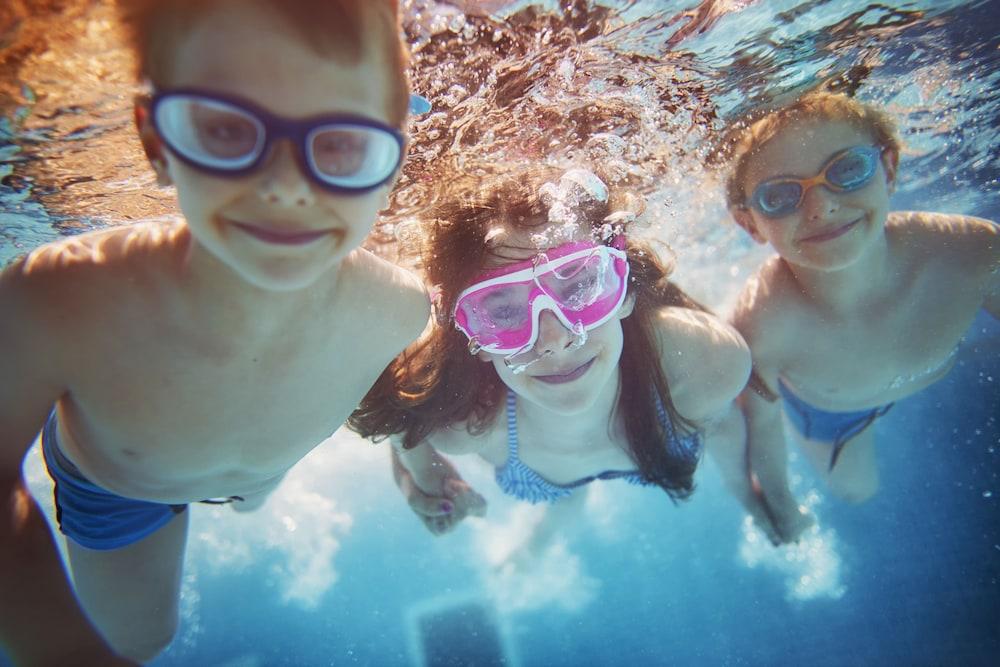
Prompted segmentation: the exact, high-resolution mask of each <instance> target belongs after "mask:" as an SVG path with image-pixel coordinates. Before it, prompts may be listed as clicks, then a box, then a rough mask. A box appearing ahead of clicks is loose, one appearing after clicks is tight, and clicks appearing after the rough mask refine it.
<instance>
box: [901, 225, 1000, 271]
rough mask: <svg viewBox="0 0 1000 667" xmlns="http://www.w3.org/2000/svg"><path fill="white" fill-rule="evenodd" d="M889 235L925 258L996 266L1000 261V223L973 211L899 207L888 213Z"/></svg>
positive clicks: (967, 266)
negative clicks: (959, 212) (971, 212)
mask: <svg viewBox="0 0 1000 667" xmlns="http://www.w3.org/2000/svg"><path fill="white" fill-rule="evenodd" d="M887 230H888V233H889V235H890V238H892V239H895V240H898V241H900V242H901V246H900V247H905V248H906V249H907V251H908V252H910V253H913V254H914V255H919V256H921V257H922V258H937V259H941V260H944V261H948V262H952V263H960V264H961V265H963V267H965V268H969V266H970V263H971V265H973V266H980V265H982V266H984V267H986V268H990V269H992V268H995V267H996V265H997V262H998V261H1000V225H997V223H995V222H992V221H990V220H986V219H984V218H977V217H974V216H971V215H958V214H953V213H930V212H926V211H897V212H893V213H891V214H889V221H888V224H887Z"/></svg>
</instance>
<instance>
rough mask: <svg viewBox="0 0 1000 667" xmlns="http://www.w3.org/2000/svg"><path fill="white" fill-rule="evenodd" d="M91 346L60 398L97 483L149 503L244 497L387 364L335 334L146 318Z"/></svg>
mask: <svg viewBox="0 0 1000 667" xmlns="http://www.w3.org/2000/svg"><path fill="white" fill-rule="evenodd" d="M351 339H354V340H351ZM84 343H89V348H90V350H91V351H90V354H88V356H87V357H86V358H85V359H86V360H85V361H84V362H81V366H80V368H79V369H78V372H77V373H76V374H75V377H74V379H73V381H72V382H71V384H70V387H69V392H68V394H67V395H66V396H65V397H64V399H63V401H62V402H61V406H60V407H61V411H60V415H61V417H62V418H63V421H64V431H65V432H66V433H67V434H68V436H69V438H68V439H69V440H70V442H69V443H68V446H69V447H71V448H75V449H76V451H74V452H71V455H72V456H73V458H74V459H75V460H76V462H77V463H78V465H80V467H81V470H83V471H84V472H85V473H86V474H88V476H90V477H91V478H92V479H93V480H94V481H95V482H97V483H103V484H104V485H106V486H108V488H111V489H113V490H116V491H118V492H119V493H126V492H130V493H131V494H133V495H136V496H138V497H145V498H150V499H157V498H159V499H164V500H183V499H194V498H199V497H209V496H219V495H234V494H235V495H239V494H240V493H241V492H248V491H252V490H253V489H254V488H255V487H257V486H260V485H261V484H263V483H265V482H266V481H267V480H270V479H272V478H274V477H275V476H277V475H280V474H282V473H283V472H285V471H286V470H287V469H288V468H289V467H291V465H293V464H294V463H295V462H296V461H298V460H299V459H300V458H301V457H302V456H304V455H305V454H306V453H307V452H309V451H310V450H311V449H312V448H313V447H315V446H316V445H317V444H319V443H320V442H322V441H323V440H324V439H325V438H327V437H328V436H329V435H331V434H332V433H333V432H334V431H335V430H336V429H337V428H338V427H339V426H340V425H341V424H342V423H343V422H344V421H345V420H346V418H347V416H348V415H349V414H350V412H351V411H352V410H353V409H354V408H355V407H356V405H357V404H358V402H359V401H360V399H361V397H362V396H363V395H364V393H365V391H367V389H368V388H369V387H370V386H371V384H372V383H373V382H374V380H375V378H376V377H377V376H378V373H379V372H380V371H381V366H382V365H384V364H381V363H379V362H378V361H376V360H375V356H378V355H375V354H374V351H375V350H374V347H377V343H376V342H374V341H372V340H370V339H369V340H367V341H365V342H359V341H357V340H356V339H355V337H353V336H350V335H347V334H346V333H345V332H339V333H338V332H333V331H331V332H329V334H328V335H321V336H317V335H298V334H297V333H296V331H295V330H293V329H290V330H289V335H288V338H287V339H285V340H275V341H271V342H270V343H269V344H253V345H251V344H248V343H246V342H244V341H241V339H240V337H239V335H234V336H232V337H230V338H225V339H220V338H218V337H212V336H198V335H195V336H188V335H183V334H182V335H174V336H171V335H164V334H162V333H161V334H160V335H157V334H156V332H155V331H153V330H152V329H151V328H150V327H144V326H137V327H132V328H127V329H126V330H124V331H119V332H118V335H117V336H116V337H106V338H104V339H103V340H99V341H98V340H93V339H91V340H88V341H81V344H84ZM373 346H374V347H373ZM352 347H353V349H352ZM384 355H385V352H384V350H383V351H381V356H379V357H378V358H380V359H381V358H383V357H384Z"/></svg>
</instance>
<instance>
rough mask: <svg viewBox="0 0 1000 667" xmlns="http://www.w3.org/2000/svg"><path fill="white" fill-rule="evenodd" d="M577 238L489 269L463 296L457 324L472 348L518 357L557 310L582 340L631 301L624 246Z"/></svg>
mask: <svg viewBox="0 0 1000 667" xmlns="http://www.w3.org/2000/svg"><path fill="white" fill-rule="evenodd" d="M623 245H624V237H622V236H619V237H617V238H616V239H615V246H619V247H609V246H606V245H599V244H597V243H593V242H591V241H574V242H572V243H567V244H564V245H561V246H558V247H556V248H552V249H551V250H548V251H546V252H543V253H540V254H539V255H537V256H536V257H535V258H534V259H530V260H526V261H523V262H518V263H516V264H512V265H510V266H505V267H503V268H501V269H496V270H491V271H487V272H485V273H483V274H481V275H480V276H479V280H478V281H477V282H476V283H475V284H474V285H472V286H470V287H468V288H467V289H466V290H464V291H463V292H462V293H461V294H459V295H458V300H457V301H456V302H455V312H454V316H455V326H456V327H457V328H458V329H460V330H461V331H462V333H464V334H465V335H466V336H468V337H469V351H470V352H472V353H476V352H478V351H479V350H485V351H487V352H492V353H495V354H508V355H509V358H512V357H514V356H516V355H518V354H521V353H523V352H526V351H527V350H529V349H531V348H532V347H533V346H534V344H535V341H537V340H538V321H539V317H540V316H541V312H542V311H543V310H546V309H547V310H549V311H551V312H552V313H553V314H554V315H555V316H556V317H557V318H559V321H560V322H562V324H563V325H564V326H565V327H566V328H567V329H568V330H570V331H571V332H573V333H574V334H576V336H577V339H578V340H579V341H580V344H582V342H583V341H585V340H586V331H589V330H590V329H594V328H596V327H599V326H601V325H602V324H604V323H605V322H607V321H608V320H609V319H611V318H612V317H613V316H614V314H615V313H616V312H617V311H618V308H619V307H620V306H621V305H622V303H623V302H624V301H625V293H626V287H627V285H628V272H629V267H628V259H627V256H626V254H625V251H624V250H622V249H621V247H620V246H623Z"/></svg>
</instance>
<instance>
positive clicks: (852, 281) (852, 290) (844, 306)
mask: <svg viewBox="0 0 1000 667" xmlns="http://www.w3.org/2000/svg"><path fill="white" fill-rule="evenodd" d="M785 265H786V266H787V268H788V270H789V271H790V272H791V274H792V276H793V277H794V279H795V282H796V283H797V284H798V285H799V287H800V288H801V290H802V292H803V293H804V294H806V295H808V297H809V299H810V300H812V301H813V302H816V303H818V304H820V305H824V306H826V307H827V308H829V309H831V310H834V311H839V312H843V311H850V310H852V309H855V308H857V307H858V306H859V305H860V304H864V303H866V302H869V301H871V300H873V299H876V298H877V296H878V295H879V294H881V293H883V292H884V291H885V289H886V287H887V286H888V285H889V283H890V282H891V278H892V271H891V266H890V261H889V245H888V240H887V239H886V236H885V234H884V233H882V234H881V235H880V236H879V237H878V241H877V242H875V243H873V244H872V245H871V247H869V248H868V249H867V250H866V251H865V253H864V254H863V255H862V256H861V257H859V258H858V259H857V261H855V262H853V263H851V264H850V265H848V266H845V267H843V268H840V269H836V270H832V271H826V270H819V269H814V268H811V267H807V266H801V265H796V264H792V263H791V262H785Z"/></svg>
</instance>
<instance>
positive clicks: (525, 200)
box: [348, 167, 704, 500]
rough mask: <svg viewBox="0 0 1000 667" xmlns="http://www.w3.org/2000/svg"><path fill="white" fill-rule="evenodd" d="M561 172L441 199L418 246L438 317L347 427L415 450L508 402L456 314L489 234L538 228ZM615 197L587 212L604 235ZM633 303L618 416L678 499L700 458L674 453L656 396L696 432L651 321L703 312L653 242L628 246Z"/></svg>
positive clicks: (478, 424) (635, 449)
mask: <svg viewBox="0 0 1000 667" xmlns="http://www.w3.org/2000/svg"><path fill="white" fill-rule="evenodd" d="M558 175H559V172H557V171H554V170H549V169H543V168H537V167H535V168H522V169H519V170H516V171H515V172H514V173H507V174H505V175H503V176H501V177H499V178H496V179H495V180H493V182H488V183H483V182H482V180H475V179H472V180H469V181H468V182H467V183H464V184H463V183H458V184H453V186H452V188H453V189H456V188H457V189H458V190H459V191H460V192H461V193H462V194H459V195H453V196H451V197H445V198H443V199H442V200H441V201H444V202H445V203H443V204H440V205H439V206H438V207H437V210H436V211H435V212H434V213H433V215H432V216H431V221H430V222H429V223H428V224H427V225H426V229H425V230H424V233H423V234H422V240H421V242H420V247H419V249H418V252H419V255H420V258H421V259H420V261H421V264H422V266H423V270H424V273H425V276H426V277H427V279H428V280H429V281H430V282H431V283H432V284H433V285H436V286H437V289H438V290H439V292H438V293H437V296H436V299H437V301H436V304H435V308H436V312H437V314H438V318H437V319H438V321H437V323H436V324H435V325H434V326H433V328H432V330H431V332H430V333H429V335H427V336H425V337H423V338H422V339H421V340H419V341H417V342H416V343H414V344H413V345H411V346H410V347H409V348H408V349H407V350H406V351H405V352H404V353H403V354H402V355H400V357H398V358H397V359H396V360H395V361H394V362H393V363H392V364H391V365H390V366H389V367H388V368H387V369H386V370H385V371H384V372H383V373H382V376H381V377H380V378H379V379H378V381H377V382H376V384H375V385H374V386H373V387H372V389H371V391H369V393H368V395H367V396H366V397H365V398H364V400H363V401H362V404H361V406H360V407H359V409H358V410H357V411H356V412H355V413H354V414H353V415H352V416H351V417H350V419H349V420H348V426H349V427H350V428H352V429H353V430H355V431H357V432H358V433H360V434H361V435H362V436H364V437H367V438H373V439H375V440H376V441H378V440H380V439H384V438H386V437H388V436H389V435H393V434H400V433H401V434H403V446H404V447H406V448H412V447H415V446H417V445H418V444H420V443H421V442H422V441H423V440H424V439H425V438H426V437H427V436H428V435H430V434H431V433H432V432H434V431H436V430H438V429H442V428H445V427H448V426H451V425H453V424H460V423H465V424H466V428H467V430H468V431H469V433H470V434H473V435H477V434H481V433H482V432H484V431H485V430H486V429H487V428H488V427H489V426H490V425H491V424H493V422H494V420H495V419H496V417H497V415H498V414H499V412H500V410H501V407H502V406H503V405H504V404H505V397H506V392H507V388H506V385H505V384H504V383H503V381H502V380H501V379H500V377H499V376H498V375H497V372H496V370H495V369H494V367H493V364H487V363H483V362H482V361H480V360H479V359H477V358H476V357H475V356H473V355H471V354H469V350H468V344H469V341H468V339H467V338H466V337H465V335H464V334H462V333H461V332H460V331H458V330H457V329H455V327H454V323H453V321H452V319H451V317H450V316H451V313H452V311H453V310H454V307H455V301H456V300H457V298H458V295H459V294H460V293H461V291H462V290H463V289H464V288H465V287H467V286H468V285H469V284H471V283H472V282H473V281H474V280H475V277H476V276H477V274H479V273H480V272H481V271H482V270H483V268H484V266H486V263H487V260H488V259H489V258H490V256H491V254H492V253H493V251H492V250H491V248H490V242H489V233H490V231H491V229H493V228H495V227H501V226H502V227H505V228H507V229H515V230H534V229H538V230H541V229H542V228H544V227H546V226H548V224H549V223H548V209H547V207H546V205H545V204H544V203H543V202H542V201H541V199H540V197H539V194H538V190H539V186H540V185H541V184H542V183H544V182H546V181H555V180H557V179H558ZM618 201H619V198H617V197H616V194H615V193H614V191H612V196H611V201H610V202H609V203H606V204H601V205H598V206H594V207H591V208H590V209H589V210H587V218H588V220H589V222H590V223H591V227H592V229H593V230H594V232H595V236H599V234H598V230H600V228H601V226H602V224H603V222H604V218H605V216H607V215H608V214H609V213H610V212H611V211H612V210H613V209H614V206H615V205H616V203H617V202H618ZM626 252H627V254H628V262H629V268H630V281H629V283H630V284H629V291H630V294H629V298H633V299H634V300H635V302H634V307H633V310H632V313H631V314H630V315H629V316H628V317H626V318H624V319H623V320H621V324H622V333H623V338H624V343H623V348H622V355H621V359H620V361H619V368H620V371H621V383H620V387H619V394H618V403H617V410H619V411H620V412H621V414H622V416H623V417H624V420H623V422H624V424H625V427H626V432H627V435H628V441H629V453H630V455H631V457H632V458H633V460H634V461H635V463H636V465H637V467H638V469H639V472H640V474H641V475H642V477H643V478H644V479H645V480H647V481H649V482H652V483H655V484H657V485H659V486H660V487H661V488H663V489H664V490H665V491H666V492H667V494H669V495H670V497H671V498H672V499H674V500H677V499H683V498H686V497H687V496H688V495H690V493H691V492H692V491H693V489H694V485H693V480H692V477H693V474H694V471H695V468H696V467H697V463H698V462H697V460H696V459H681V458H678V457H672V456H670V455H669V454H668V452H667V449H666V447H665V446H664V442H665V438H666V433H665V432H664V428H663V426H662V425H661V424H660V421H659V418H658V410H657V398H659V401H660V402H661V404H662V405H663V406H664V408H665V410H666V413H667V416H668V418H669V419H670V422H671V425H672V426H673V427H674V430H675V431H677V433H678V435H681V434H683V433H686V432H691V431H693V430H694V426H693V424H691V423H690V422H688V421H686V420H685V419H684V418H683V417H681V416H680V415H679V414H678V413H677V411H676V409H675V408H674V406H673V402H672V401H671V399H670V388H669V386H668V385H667V380H666V377H665V376H664V374H663V369H662V364H661V354H660V350H659V346H658V343H657V339H656V336H655V330H654V323H653V318H654V316H655V315H656V313H657V312H658V311H659V310H660V308H662V307H664V306H681V307H687V308H696V309H699V310H704V308H702V307H701V306H700V305H699V304H697V303H696V302H695V301H694V300H692V299H691V298H690V297H688V296H687V295H686V294H684V292H682V291H681V290H680V288H678V287H677V286H676V285H674V284H673V283H672V282H670V281H669V280H668V278H667V276H668V275H669V273H670V271H669V269H668V268H667V267H666V266H665V265H664V264H663V263H662V262H661V261H660V260H659V258H658V257H657V255H656V253H655V251H654V250H653V249H652V247H650V246H649V245H648V244H646V243H643V242H639V241H634V240H629V241H628V242H627V245H626Z"/></svg>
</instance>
